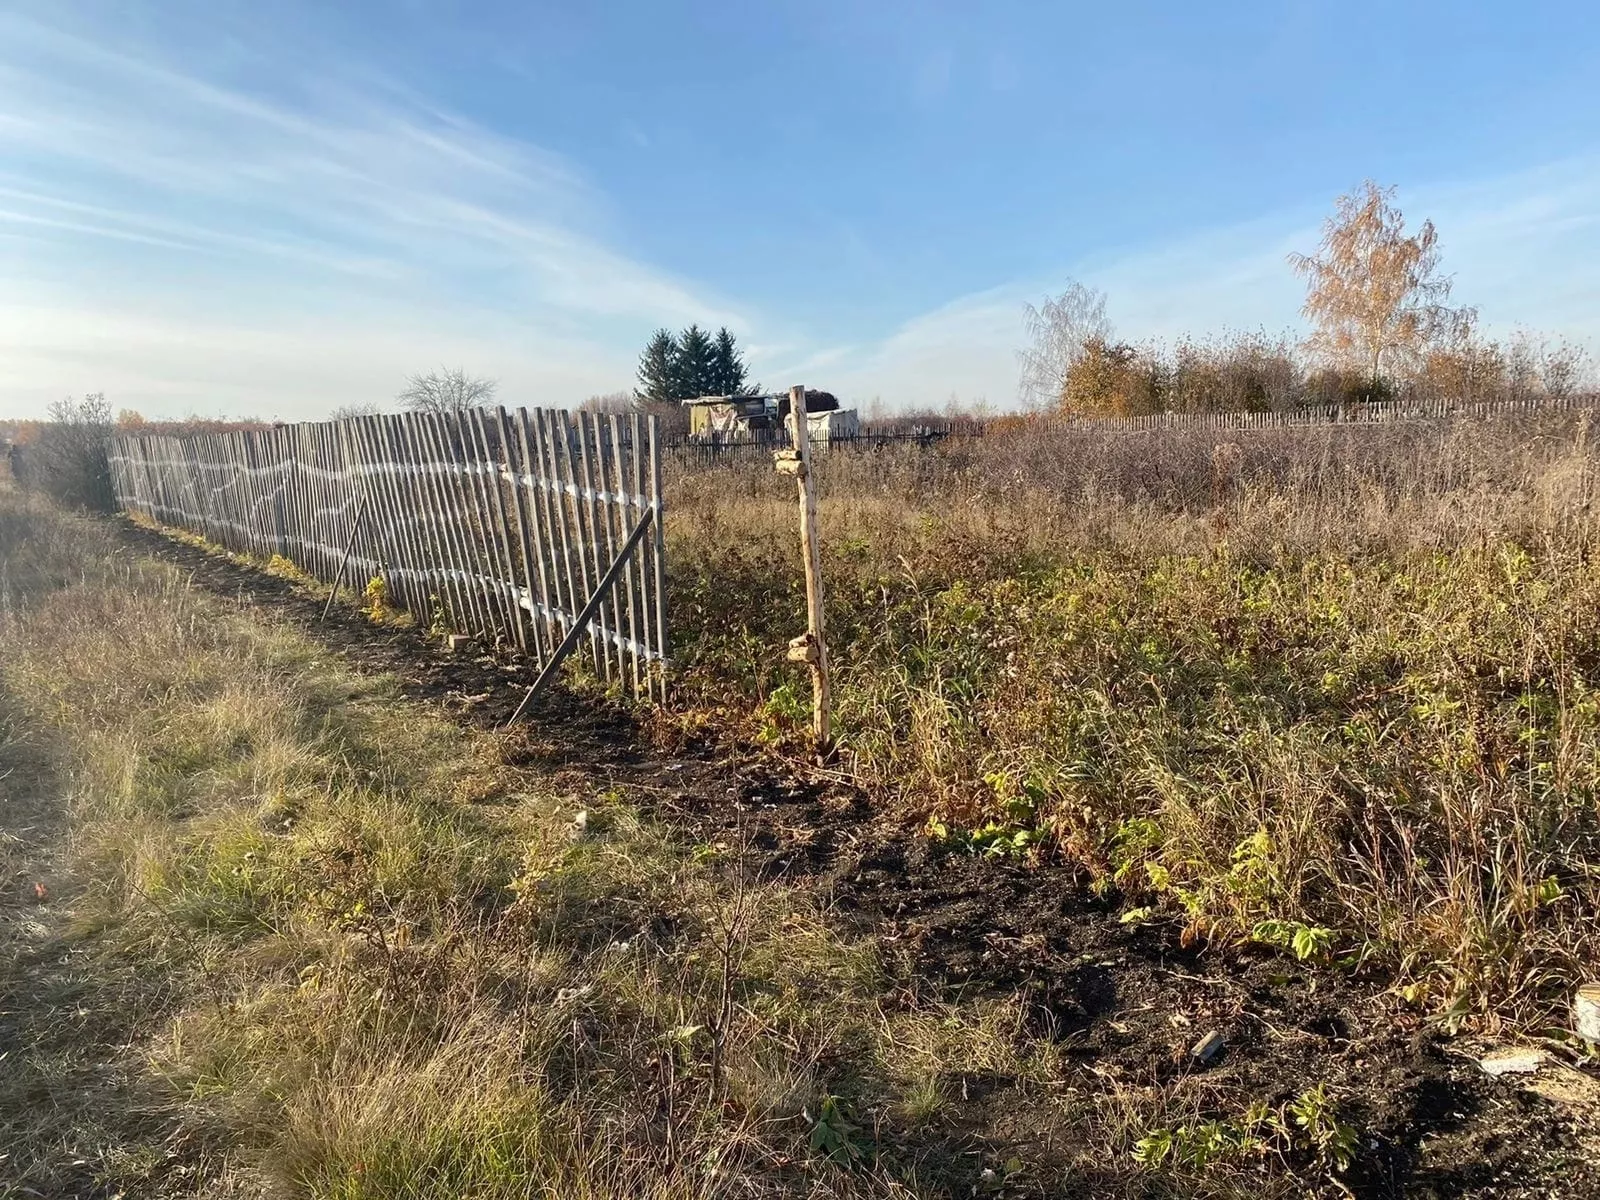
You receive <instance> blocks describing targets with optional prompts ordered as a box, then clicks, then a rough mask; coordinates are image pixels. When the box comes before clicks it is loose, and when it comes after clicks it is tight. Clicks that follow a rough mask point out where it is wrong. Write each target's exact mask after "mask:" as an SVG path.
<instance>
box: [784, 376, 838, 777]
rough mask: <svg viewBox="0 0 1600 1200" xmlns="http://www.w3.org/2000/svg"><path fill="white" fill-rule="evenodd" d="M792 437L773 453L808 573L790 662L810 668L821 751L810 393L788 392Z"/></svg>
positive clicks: (827, 729) (824, 693)
mask: <svg viewBox="0 0 1600 1200" xmlns="http://www.w3.org/2000/svg"><path fill="white" fill-rule="evenodd" d="M789 433H790V438H791V441H792V442H793V446H794V448H793V449H792V450H780V451H778V453H777V454H776V455H775V458H776V465H777V468H778V470H780V471H782V472H784V473H785V474H787V475H793V476H794V477H795V478H796V479H797V480H798V481H799V487H800V552H801V555H802V556H803V557H804V559H805V571H806V631H805V633H803V634H801V635H800V636H799V637H797V638H795V639H793V640H792V641H791V642H790V643H789V659H790V661H791V662H804V663H808V664H810V667H811V703H812V708H811V732H812V735H813V736H814V737H815V738H816V743H817V753H818V754H821V755H825V754H827V753H828V751H829V750H830V749H831V747H832V743H833V714H832V712H831V699H830V696H829V692H828V643H827V639H826V637H825V636H824V633H823V624H822V546H821V544H820V542H819V541H818V537H817V485H816V481H815V480H814V479H812V477H811V429H810V422H808V421H807V420H806V389H805V388H804V387H798V386H797V387H792V388H790V389H789Z"/></svg>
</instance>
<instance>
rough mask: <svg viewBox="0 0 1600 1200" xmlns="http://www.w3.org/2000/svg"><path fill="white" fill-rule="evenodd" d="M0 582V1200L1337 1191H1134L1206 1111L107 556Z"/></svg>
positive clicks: (586, 784)
mask: <svg viewBox="0 0 1600 1200" xmlns="http://www.w3.org/2000/svg"><path fill="white" fill-rule="evenodd" d="M0 562H3V564H4V577H3V580H0V601H3V610H4V633H5V640H6V655H5V658H4V663H3V670H0V682H3V689H4V691H3V695H4V707H3V710H0V711H3V715H4V739H3V743H0V752H3V754H4V756H5V761H4V764H3V766H4V770H5V772H6V774H5V776H4V779H3V780H0V788H3V789H4V799H5V803H4V805H3V806H0V813H3V816H4V820H5V827H4V851H5V855H6V859H5V863H4V866H5V867H6V876H7V890H6V896H5V906H4V910H3V914H0V915H3V924H0V938H3V939H4V941H5V943H6V945H5V946H4V947H0V950H3V954H0V959H3V961H4V962H5V964H6V966H5V968H4V971H5V974H4V975H3V976H0V1043H3V1044H4V1045H5V1046H6V1047H7V1048H8V1049H7V1055H6V1060H5V1067H6V1070H5V1073H4V1075H3V1076H0V1163H3V1164H4V1170H3V1173H0V1196H5V1197H7V1198H8V1200H9V1198H10V1197H18V1198H20V1197H24V1196H30V1197H31V1196H39V1195H45V1196H63V1197H64V1196H80V1195H82V1196H87V1195H124V1196H135V1195H137V1196H163V1197H180V1196H182V1197H201V1196H205V1197H212V1196H230V1195H232V1196H310V1197H319V1198H328V1200H358V1198H367V1197H372V1198H377V1197H419V1198H420V1197H468V1196H470V1197H475V1198H491V1197H507V1198H510V1197H527V1196H551V1197H556V1196H560V1197H586V1196H587V1197H596V1198H599V1197H624V1196H626V1197H676V1196H682V1197H691V1196H693V1197H703V1196H761V1195H773V1196H781V1195H807V1196H884V1197H891V1196H892V1197H910V1196H948V1195H956V1194H960V1195H970V1194H972V1189H974V1188H979V1189H981V1190H983V1191H985V1192H986V1193H990V1194H1002V1193H1003V1194H1008V1195H1029V1194H1035V1195H1042V1194H1054V1193H1056V1192H1058V1191H1059V1189H1060V1187H1061V1186H1062V1183H1063V1181H1064V1180H1067V1179H1081V1181H1082V1182H1083V1187H1084V1188H1086V1189H1087V1190H1086V1192H1085V1194H1097V1195H1105V1194H1129V1195H1144V1194H1150V1192H1151V1189H1152V1188H1153V1187H1154V1188H1157V1189H1158V1190H1159V1191H1160V1192H1161V1193H1162V1194H1175V1195H1178V1194H1181V1195H1189V1194H1206V1195H1230V1194H1235V1193H1236V1191H1238V1190H1239V1187H1241V1186H1243V1185H1242V1184H1240V1183H1239V1181H1240V1180H1243V1179H1245V1178H1246V1177H1247V1175H1248V1177H1249V1178H1250V1179H1251V1182H1250V1184H1249V1187H1250V1189H1251V1190H1252V1191H1254V1192H1256V1193H1257V1194H1261V1193H1262V1192H1263V1189H1264V1190H1265V1193H1266V1194H1283V1195H1289V1194H1295V1193H1297V1192H1298V1191H1299V1190H1300V1188H1301V1187H1302V1183H1301V1181H1302V1180H1303V1179H1304V1178H1306V1177H1309V1178H1312V1179H1316V1178H1320V1177H1323V1175H1324V1173H1325V1172H1326V1171H1327V1170H1329V1169H1331V1166H1332V1160H1331V1159H1328V1158H1327V1157H1326V1153H1325V1149H1324V1147H1323V1145H1322V1143H1321V1142H1319V1141H1318V1140H1317V1138H1318V1136H1319V1134H1318V1132H1317V1130H1315V1129H1313V1130H1312V1131H1310V1132H1308V1131H1307V1129H1306V1128H1305V1127H1303V1126H1302V1125H1299V1124H1296V1123H1295V1121H1294V1118H1293V1116H1292V1114H1291V1112H1290V1109H1289V1108H1288V1103H1289V1100H1291V1099H1292V1097H1290V1098H1286V1100H1285V1102H1284V1104H1282V1105H1279V1106H1278V1107H1276V1108H1273V1109H1271V1110H1270V1111H1269V1109H1268V1108H1266V1107H1263V1108H1262V1110H1261V1111H1260V1112H1259V1113H1257V1114H1255V1116H1254V1117H1253V1118H1252V1119H1253V1121H1254V1124H1253V1125H1251V1126H1250V1131H1249V1137H1250V1139H1251V1140H1250V1141H1249V1142H1248V1143H1247V1145H1248V1150H1247V1152H1245V1153H1243V1154H1240V1155H1236V1156H1235V1158H1234V1160H1231V1161H1229V1162H1224V1163H1222V1164H1212V1165H1211V1166H1210V1167H1209V1169H1204V1170H1203V1169H1201V1168H1202V1167H1204V1165H1205V1164H1204V1163H1203V1161H1202V1162H1199V1163H1197V1162H1195V1161H1178V1160H1174V1161H1171V1162H1162V1161H1160V1160H1155V1161H1152V1162H1151V1163H1149V1164H1148V1165H1141V1163H1140V1162H1139V1161H1138V1160H1137V1159H1136V1158H1135V1151H1136V1149H1137V1148H1138V1146H1139V1144H1140V1143H1141V1139H1143V1138H1145V1137H1146V1136H1147V1135H1148V1134H1149V1132H1150V1130H1151V1128H1153V1127H1156V1126H1158V1125H1160V1124H1162V1123H1165V1122H1171V1121H1172V1120H1174V1119H1176V1117H1177V1116H1178V1115H1181V1114H1183V1113H1195V1112H1198V1111H1199V1110H1200V1107H1201V1105H1202V1102H1203V1095H1204V1093H1203V1090H1196V1089H1195V1088H1194V1087H1193V1086H1191V1085H1190V1084H1189V1083H1188V1082H1186V1081H1184V1080H1181V1079H1179V1080H1175V1081H1173V1082H1171V1083H1168V1084H1153V1083H1152V1084H1141V1085H1140V1086H1138V1087H1125V1086H1122V1085H1120V1084H1119V1085H1118V1086H1116V1087H1114V1088H1111V1089H1109V1090H1108V1091H1107V1092H1106V1093H1105V1094H1104V1095H1100V1096H1095V1097H1085V1096H1083V1095H1081V1094H1078V1093H1077V1091H1076V1089H1070V1090H1066V1091H1063V1089H1062V1086H1061V1070H1062V1068H1061V1063H1062V1053H1063V1049H1062V1047H1061V1046H1060V1045H1059V1044H1057V1042H1055V1041H1054V1040H1052V1039H1051V1038H1049V1037H1047V1036H1035V1035H1033V1034H1030V1033H1029V1032H1028V1030H1027V1028H1026V1027H1025V1023H1024V1021H1023V1019H1022V1013H1021V1008H1020V1003H1021V1002H1020V999H1018V998H1015V997H1006V996H1003V995H1002V996H996V995H994V994H991V993H975V994H972V995H966V994H963V993H962V992H961V991H960V990H955V991H948V992H946V991H940V990H939V989H935V988H930V989H922V988H917V987H914V986H912V984H914V982H915V981H908V979H907V978H906V977H905V975H904V973H903V971H902V969H901V967H900V965H899V964H898V963H897V961H896V959H895V957H894V955H893V954H892V953H889V952H887V951H886V950H885V948H884V947H882V946H880V945H879V944H878V943H877V942H876V941H875V940H874V939H872V938H869V937H864V936H861V935H859V934H857V933H855V932H852V931H851V929H850V927H849V926H848V925H847V924H846V923H844V922H841V921H839V920H837V919H835V916H834V914H833V913H831V912H830V909H829V907H828V901H827V898H826V893H825V892H824V891H821V890H818V889H814V888H810V887H807V886H804V885H802V884H788V883H784V882H781V881H778V882H772V881H768V882H759V883H758V882H756V881H755V880H753V879H752V878H750V877H749V876H748V874H747V872H745V871H744V870H743V869H742V866H741V863H740V857H739V853H738V849H739V848H738V846H737V845H730V844H728V843H726V842H720V843H694V842H692V841H689V840H686V839H685V838H683V837H681V836H676V835H674V834H673V832H672V831H670V830H668V829H666V828H664V827H662V826H660V825H659V824H656V823H653V822H652V821H651V820H649V819H647V818H646V817H645V816H643V815H642V814H641V812H640V810H639V808H638V807H637V806H636V804H635V803H634V797H632V796H630V795H629V794H627V793H626V791H625V790H623V789H618V788H615V787H608V786H604V785H603V783H602V782H601V781H599V780H598V779H596V778H592V777H586V776H584V775H582V774H581V773H580V774H578V775H574V774H573V773H572V772H571V771H568V772H565V773H556V772H552V771H549V770H544V769H540V768H539V767H537V766H536V765H535V766H529V765H526V762H527V760H528V748H527V745H526V743H525V742H524V741H523V740H522V737H523V735H518V736H508V735H498V734H493V733H484V732H469V731H466V730H464V729H463V728H462V727H461V726H460V725H459V724H457V723H456V722H455V721H453V720H451V719H449V718H448V717H446V716H445V715H444V714H443V713H442V712H440V711H439V710H438V709H437V708H435V707H431V706H426V705H422V704H418V703H416V702H412V701H407V700H404V699H401V698H400V697H399V695H398V694H397V691H396V689H395V686H394V684H393V683H392V682H391V681H389V680H386V679H384V678H381V677H372V676H369V675H363V674H357V673H354V672H352V671H351V670H349V669H347V668H344V667H342V666H340V665H339V663H338V662H337V661H336V659H335V658H334V657H332V656H331V655H330V654H329V653H328V652H327V650H326V648H325V647H322V646H320V645H318V644H317V643H316V642H314V641H312V640H311V639H310V638H309V637H308V636H307V635H306V634H304V633H302V632H299V631H298V630H296V629H295V628H293V627H292V626H290V625H288V624H286V623H284V622H282V621H279V620H274V619H272V618H271V616H270V615H269V614H265V613H263V612H261V611H259V610H258V609H256V608H255V607H254V606H252V605H251V604H250V603H248V602H245V601H243V600H227V599H222V598H218V597H217V596H215V595H210V594H206V593H205V592H203V591H202V590H200V589H198V588H196V587H195V586H193V585H192V584H191V583H190V582H189V580H188V579H187V578H186V577H185V575H184V574H183V573H182V572H179V571H176V570H174V569H172V568H171V567H168V566H166V565H163V564H160V563H157V562H152V561H150V560H148V559H144V558H141V557H139V556H137V555H135V554H130V553H129V551H128V550H127V549H126V547H125V546H124V544H123V543H121V542H119V541H118V539H117V537H116V536H115V534H114V531H112V530H108V529H106V528H105V527H104V526H101V525H98V524H95V523H93V522H89V521H85V520H81V519H78V518H73V517H67V516H63V515H61V514H59V513H57V512H55V511H52V510H50V509H47V508H45V507H43V506H41V505H38V504H31V503H27V502H24V501H22V500H20V499H18V498H17V497H16V496H15V495H14V494H9V493H8V494H4V495H0ZM518 764H522V765H518ZM580 813H581V814H584V815H583V817H582V818H581V820H580V819H579V816H578V815H579V814H580ZM969 1078H971V1079H983V1080H987V1081H990V1082H989V1083H988V1084H987V1088H988V1090H989V1091H990V1092H992V1090H993V1088H994V1087H995V1086H996V1085H995V1083H994V1082H993V1081H995V1080H1000V1081H1003V1083H1004V1092H1003V1100H1004V1103H1003V1104H995V1103H992V1102H989V1103H986V1102H985V1101H986V1100H989V1099H991V1098H990V1097H989V1096H988V1095H987V1094H986V1095H979V1094H977V1093H974V1094H973V1095H972V1096H971V1098H970V1100H969V1097H968V1095H967V1091H968V1088H967V1084H966V1082H965V1081H966V1080H967V1079H969ZM1327 1116H1328V1120H1329V1121H1332V1120H1333V1118H1332V1115H1331V1112H1329V1113H1328V1114H1327ZM1329 1127H1330V1128H1334V1129H1337V1128H1338V1127H1337V1126H1336V1125H1330V1126H1329ZM1242 1128H1243V1127H1242V1126H1241V1129H1242ZM1241 1136H1243V1135H1242V1134H1241ZM1041 1139H1044V1140H1045V1141H1047V1142H1048V1143H1049V1145H1051V1146H1053V1149H1051V1150H1050V1151H1049V1152H1048V1153H1049V1157H1048V1158H1045V1159H1041V1158H1039V1157H1036V1156H1035V1155H1034V1153H1033V1152H1032V1151H1030V1152H1028V1155H1029V1156H1028V1157H1027V1158H1026V1159H1024V1158H1023V1157H1021V1156H1019V1153H1018V1151H1017V1149H1016V1147H1017V1146H1018V1145H1031V1146H1034V1147H1037V1146H1039V1145H1040V1144H1041ZM1245 1144H1246V1143H1241V1145H1245ZM1263 1164H1267V1165H1269V1166H1270V1170H1268V1173H1267V1175H1266V1176H1265V1177H1261V1175H1260V1172H1261V1171H1262V1170H1263V1169H1264V1167H1263ZM1308 1173H1309V1175H1308Z"/></svg>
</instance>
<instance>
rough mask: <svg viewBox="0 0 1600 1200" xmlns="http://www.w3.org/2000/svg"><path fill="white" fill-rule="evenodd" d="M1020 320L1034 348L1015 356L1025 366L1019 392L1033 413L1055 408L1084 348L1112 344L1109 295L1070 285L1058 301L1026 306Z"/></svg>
mask: <svg viewBox="0 0 1600 1200" xmlns="http://www.w3.org/2000/svg"><path fill="white" fill-rule="evenodd" d="M1022 319H1023V322H1024V324H1025V325H1026V327H1027V330H1028V337H1029V339H1030V340H1031V342H1032V344H1031V345H1029V346H1028V347H1027V348H1026V349H1024V350H1021V351H1018V353H1017V358H1018V359H1019V361H1020V362H1021V364H1022V377H1021V379H1020V381H1019V382H1018V385H1017V390H1018V391H1019V392H1020V393H1021V395H1022V399H1023V401H1024V402H1025V403H1026V404H1028V405H1029V406H1031V407H1033V408H1055V407H1056V406H1057V405H1059V404H1060V403H1061V395H1062V390H1063V389H1064V388H1065V387H1066V383H1067V376H1068V373H1069V372H1070V371H1071V370H1072V366H1073V364H1074V363H1076V362H1077V361H1078V360H1079V359H1080V358H1082V357H1083V353H1084V346H1085V345H1087V344H1088V343H1090V342H1100V343H1105V342H1109V341H1110V340H1111V322H1110V321H1109V320H1107V319H1106V297H1105V293H1103V292H1099V291H1096V290H1095V289H1094V288H1090V287H1085V286H1084V285H1083V284H1081V283H1070V284H1068V285H1067V287H1066V290H1064V291H1063V292H1062V293H1061V294H1060V295H1059V296H1055V297H1049V296H1047V297H1045V301H1044V304H1043V305H1041V306H1040V307H1038V308H1035V307H1034V306H1033V305H1031V304H1030V305H1028V306H1027V307H1026V308H1025V309H1023V313H1022Z"/></svg>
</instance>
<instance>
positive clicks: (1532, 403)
mask: <svg viewBox="0 0 1600 1200" xmlns="http://www.w3.org/2000/svg"><path fill="white" fill-rule="evenodd" d="M1597 406H1600V395H1595V394H1593V393H1587V394H1584V395H1580V396H1563V397H1559V398H1551V397H1541V398H1539V399H1526V400H1524V399H1518V400H1477V401H1471V402H1463V401H1460V400H1392V401H1376V402H1371V403H1365V404H1363V403H1354V404H1318V405H1310V406H1307V407H1304V408H1293V409H1281V410H1274V411H1271V412H1223V413H1174V412H1163V413H1150V414H1147V415H1145V416H1139V417H1061V418H1057V420H1058V421H1059V422H1060V423H1062V424H1067V425H1082V426H1085V427H1089V428H1093V429H1111V430H1127V431H1144V430H1157V429H1265V428H1269V427H1273V426H1281V425H1329V424H1367V423H1372V422H1380V421H1419V420H1421V421H1436V420H1440V419H1442V418H1447V417H1487V416H1493V415H1495V414H1497V413H1510V412H1535V411H1541V410H1551V411H1570V410H1573V409H1584V408H1594V407H1597Z"/></svg>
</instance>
